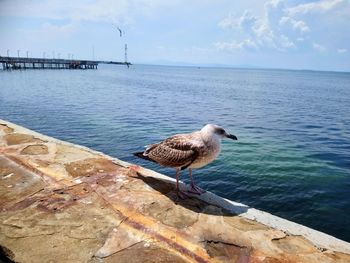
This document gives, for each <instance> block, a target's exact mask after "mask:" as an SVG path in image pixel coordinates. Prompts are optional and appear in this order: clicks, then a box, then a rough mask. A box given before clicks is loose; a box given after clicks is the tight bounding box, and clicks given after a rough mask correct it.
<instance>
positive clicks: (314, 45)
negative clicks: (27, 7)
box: [312, 42, 327, 52]
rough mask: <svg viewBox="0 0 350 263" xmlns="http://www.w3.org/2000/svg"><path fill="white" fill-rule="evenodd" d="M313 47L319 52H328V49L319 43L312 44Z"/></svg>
mask: <svg viewBox="0 0 350 263" xmlns="http://www.w3.org/2000/svg"><path fill="white" fill-rule="evenodd" d="M312 47H313V48H314V49H315V50H317V51H319V52H325V51H326V50H327V48H326V47H325V46H323V45H321V44H318V43H315V42H314V43H312Z"/></svg>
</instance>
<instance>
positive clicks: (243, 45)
mask: <svg viewBox="0 0 350 263" xmlns="http://www.w3.org/2000/svg"><path fill="white" fill-rule="evenodd" d="M215 47H216V48H217V49H219V50H226V51H235V50H244V49H252V50H256V49H257V48H258V46H257V45H256V43H255V42H254V41H252V40H251V39H245V40H243V41H242V42H236V41H232V42H217V43H215Z"/></svg>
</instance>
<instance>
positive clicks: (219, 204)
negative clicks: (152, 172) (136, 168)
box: [136, 173, 249, 216]
mask: <svg viewBox="0 0 350 263" xmlns="http://www.w3.org/2000/svg"><path fill="white" fill-rule="evenodd" d="M136 178H137V179H140V180H142V181H143V182H144V183H145V184H147V185H148V186H149V187H151V188H152V189H154V190H155V191H157V192H159V193H161V194H162V195H163V196H165V197H166V198H168V199H169V200H171V201H172V202H173V203H174V204H175V205H180V206H182V207H184V208H186V209H189V210H191V211H193V212H196V213H203V214H208V215H214V216H237V215H240V214H242V213H245V212H247V211H248V209H249V207H248V206H246V205H243V204H239V203H232V202H229V201H228V200H226V199H224V198H221V197H218V196H216V195H215V194H213V193H211V192H205V193H204V194H202V195H200V196H198V195H195V194H189V198H186V199H181V198H179V197H178V196H177V194H176V191H175V185H174V182H172V181H170V180H166V179H159V178H155V177H152V176H144V175H142V174H140V173H137V177H136ZM181 186H182V187H181V189H186V188H187V186H186V185H185V184H184V183H181Z"/></svg>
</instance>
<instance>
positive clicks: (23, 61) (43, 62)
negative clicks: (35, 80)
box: [0, 56, 132, 70]
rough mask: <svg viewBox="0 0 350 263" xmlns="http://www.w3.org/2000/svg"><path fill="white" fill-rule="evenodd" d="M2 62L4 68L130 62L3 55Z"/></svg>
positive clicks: (80, 66) (90, 66)
mask: <svg viewBox="0 0 350 263" xmlns="http://www.w3.org/2000/svg"><path fill="white" fill-rule="evenodd" d="M0 64H1V65H2V69H3V70H15V69H97V66H98V65H99V64H114V65H125V66H127V67H129V66H130V65H132V64H131V63H130V62H118V61H94V60H80V59H55V58H27V57H1V56H0Z"/></svg>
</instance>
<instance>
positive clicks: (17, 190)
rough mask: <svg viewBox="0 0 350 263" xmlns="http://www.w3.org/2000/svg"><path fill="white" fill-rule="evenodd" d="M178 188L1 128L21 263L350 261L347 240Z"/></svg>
mask: <svg viewBox="0 0 350 263" xmlns="http://www.w3.org/2000/svg"><path fill="white" fill-rule="evenodd" d="M173 185H174V179H172V178H170V177H167V176H165V175H162V174H159V173H157V172H154V171H152V170H149V169H146V168H143V167H140V166H137V165H134V164H130V163H127V162H123V161H121V160H119V159H116V158H112V157H110V156H107V155H105V154H103V153H100V152H97V151H94V150H91V149H89V148H86V147H83V146H79V145H74V144H71V143H68V142H63V141H60V140H57V139H54V138H51V137H48V136H45V135H42V134H39V133H36V132H34V131H31V130H28V129H26V128H23V127H21V126H18V125H15V124H13V123H10V122H7V121H4V120H0V199H1V201H0V209H1V210H0V233H1V236H0V246H2V247H3V251H4V253H5V254H7V256H8V257H9V258H10V259H12V260H14V261H16V262H38V260H39V261H42V259H44V258H45V260H51V259H54V260H59V261H61V262H62V261H74V262H115V261H117V262H127V261H128V262H143V261H144V260H145V259H148V260H150V261H152V262H184V261H185V262H350V244H349V243H347V242H345V241H342V240H339V239H337V238H335V237H332V236H330V235H327V234H325V233H322V232H319V231H316V230H313V229H310V228H308V227H305V226H302V225H300V224H296V223H293V222H291V221H288V220H285V219H282V218H279V217H276V216H273V215H271V214H269V213H266V212H263V211H260V210H257V209H254V208H250V207H248V206H246V205H244V204H240V203H236V202H233V201H230V200H227V199H224V198H221V197H219V196H216V195H214V194H213V193H210V192H207V193H205V194H203V195H201V196H199V197H198V196H194V197H193V198H190V199H189V200H185V201H178V200H176V195H175V193H174V191H173ZM181 186H182V187H183V188H186V186H185V185H184V184H182V185H181ZM33 242H36V244H37V245H36V246H37V247H36V249H35V251H34V250H33V248H32V247H31V245H32V243H33ZM131 259H134V260H131Z"/></svg>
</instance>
